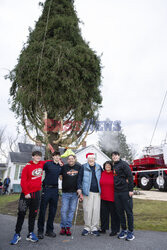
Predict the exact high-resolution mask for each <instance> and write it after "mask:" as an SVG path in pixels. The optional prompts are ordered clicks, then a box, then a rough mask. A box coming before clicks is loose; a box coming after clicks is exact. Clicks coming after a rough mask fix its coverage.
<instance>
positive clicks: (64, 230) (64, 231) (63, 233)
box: [60, 227, 66, 235]
mask: <svg viewBox="0 0 167 250" xmlns="http://www.w3.org/2000/svg"><path fill="white" fill-rule="evenodd" d="M65 234H66V229H65V227H62V228H61V230H60V235H65Z"/></svg>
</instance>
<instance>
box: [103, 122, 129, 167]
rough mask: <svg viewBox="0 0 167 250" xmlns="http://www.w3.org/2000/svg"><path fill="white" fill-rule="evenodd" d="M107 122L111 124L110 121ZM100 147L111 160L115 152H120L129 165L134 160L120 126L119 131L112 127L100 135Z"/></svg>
mask: <svg viewBox="0 0 167 250" xmlns="http://www.w3.org/2000/svg"><path fill="white" fill-rule="evenodd" d="M106 122H109V119H106ZM106 127H107V126H106ZM99 147H100V149H101V150H102V151H103V152H104V153H105V154H106V155H108V157H110V158H111V153H112V152H113V151H118V152H119V153H120V155H121V158H122V159H124V160H126V161H128V162H129V163H131V162H132V160H133V157H132V152H131V149H130V147H129V146H128V144H127V141H126V136H125V135H124V133H123V130H122V128H121V126H120V125H119V129H114V127H112V129H106V130H105V131H103V132H101V133H100V134H99Z"/></svg>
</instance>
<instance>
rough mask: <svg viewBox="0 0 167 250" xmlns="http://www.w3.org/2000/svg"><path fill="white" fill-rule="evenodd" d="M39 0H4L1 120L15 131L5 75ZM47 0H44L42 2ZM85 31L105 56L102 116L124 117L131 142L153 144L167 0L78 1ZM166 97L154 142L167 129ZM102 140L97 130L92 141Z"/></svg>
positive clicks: (165, 53) (164, 67) (166, 68)
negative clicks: (151, 141)
mask: <svg viewBox="0 0 167 250" xmlns="http://www.w3.org/2000/svg"><path fill="white" fill-rule="evenodd" d="M38 2H39V0H1V1H0V30H1V39H0V115H1V121H0V125H1V126H4V125H7V128H8V130H9V131H10V133H15V127H16V122H17V121H16V119H15V117H14V114H13V113H12V112H11V111H9V105H8V98H9V88H10V86H11V83H10V82H9V81H6V80H4V78H3V76H4V75H5V74H7V73H8V69H9V70H11V69H13V67H14V65H15V64H16V63H17V58H18V56H19V53H20V51H21V49H22V47H23V43H24V42H26V40H27V35H28V27H29V26H30V27H32V28H33V27H34V22H35V21H37V20H38V17H39V15H40V13H41V8H40V7H39V6H38ZM42 2H44V1H42ZM75 6H76V10H77V13H78V17H79V18H80V19H81V21H83V23H84V24H81V25H80V27H81V30H82V35H83V37H84V38H85V40H86V41H89V42H90V47H91V48H93V50H95V51H96V52H97V54H98V55H101V54H103V55H102V57H101V59H102V65H103V70H102V75H103V79H102V95H103V108H102V109H101V110H100V119H101V120H105V119H106V118H109V119H110V120H112V121H114V120H120V121H121V123H122V127H123V130H124V133H125V134H126V136H127V141H128V143H134V144H138V145H139V146H140V148H141V147H143V146H148V145H149V143H150V139H151V136H152V133H153V129H154V126H155V123H156V119H157V116H158V113H159V111H160V107H161V104H162V101H163V98H164V95H165V91H166V89H167V15H166V13H167V1H166V0H84V1H83V0H75ZM166 124H167V100H166V102H165V105H164V108H163V111H162V115H161V118H160V121H159V124H158V128H157V131H156V133H155V137H154V140H153V143H152V144H154V145H158V144H161V141H162V140H163V139H164V138H165V134H166V132H167V126H166ZM96 142H97V133H96V134H94V135H93V136H92V137H90V138H89V139H88V143H89V144H90V143H96Z"/></svg>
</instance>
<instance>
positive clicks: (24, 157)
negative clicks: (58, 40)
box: [9, 152, 32, 163]
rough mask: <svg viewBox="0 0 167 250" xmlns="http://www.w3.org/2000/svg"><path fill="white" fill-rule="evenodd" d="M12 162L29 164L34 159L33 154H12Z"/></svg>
mask: <svg viewBox="0 0 167 250" xmlns="http://www.w3.org/2000/svg"><path fill="white" fill-rule="evenodd" d="M9 154H10V159H11V162H19V163H27V162H29V161H30V160H31V159H32V152H10V153H9Z"/></svg>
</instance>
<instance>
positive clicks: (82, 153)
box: [75, 144, 111, 166]
mask: <svg viewBox="0 0 167 250" xmlns="http://www.w3.org/2000/svg"><path fill="white" fill-rule="evenodd" d="M87 153H94V154H95V159H96V162H97V163H98V164H100V165H101V166H103V163H104V162H105V161H111V159H110V158H109V157H108V156H107V155H106V154H104V153H103V152H102V151H101V149H100V148H98V147H97V146H95V145H93V144H92V145H89V146H87V147H83V148H81V149H79V150H77V151H76V152H75V154H76V157H77V161H78V162H79V163H81V164H84V163H86V162H87V159H86V154H87Z"/></svg>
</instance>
